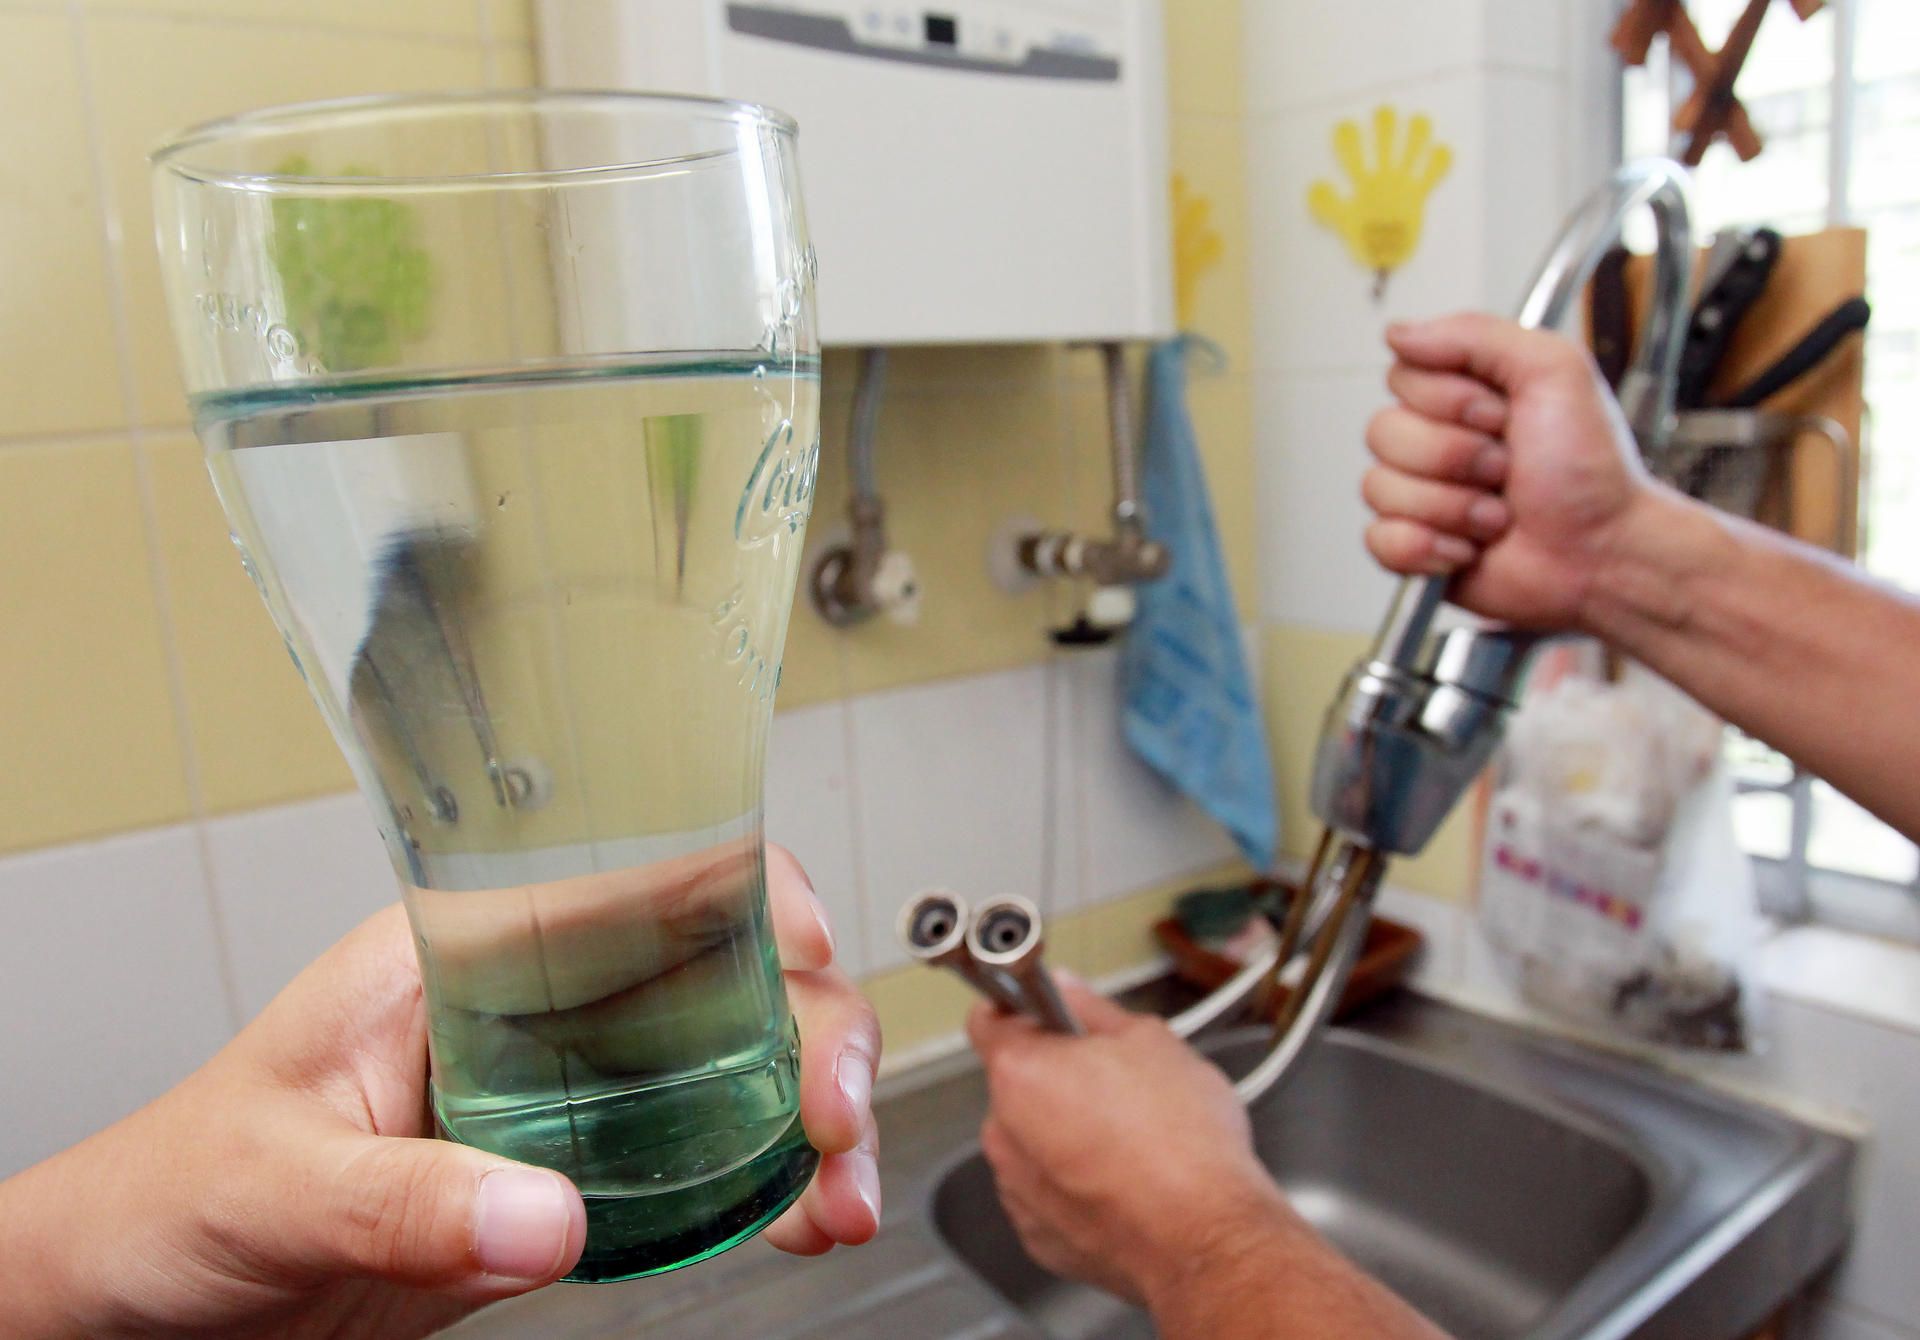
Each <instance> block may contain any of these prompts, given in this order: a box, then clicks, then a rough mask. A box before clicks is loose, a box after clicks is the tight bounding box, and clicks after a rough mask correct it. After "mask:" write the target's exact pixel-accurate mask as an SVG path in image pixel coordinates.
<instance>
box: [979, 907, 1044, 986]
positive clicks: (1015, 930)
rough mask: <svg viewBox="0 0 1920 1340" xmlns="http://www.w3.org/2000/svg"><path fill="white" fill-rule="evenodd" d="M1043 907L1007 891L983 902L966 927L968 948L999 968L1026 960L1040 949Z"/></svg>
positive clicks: (983, 961)
mask: <svg viewBox="0 0 1920 1340" xmlns="http://www.w3.org/2000/svg"><path fill="white" fill-rule="evenodd" d="M1040 937H1041V927H1040V909H1039V908H1037V907H1035V906H1034V905H1033V904H1032V903H1031V902H1029V901H1028V900H1027V899H1025V898H1022V897H1020V896H1019V895H1018V894H1014V893H1007V894H1002V895H1001V896H1000V897H998V898H995V899H993V900H991V901H990V902H988V903H985V904H984V905H982V906H981V908H980V910H979V911H978V912H975V913H974V915H973V924H972V925H970V926H968V927H967V949H968V951H969V952H971V953H972V954H973V957H974V959H975V960H976V961H978V962H980V963H986V964H991V965H992V966H994V967H996V968H1011V967H1015V966H1017V965H1019V964H1021V963H1024V962H1025V961H1026V960H1027V959H1028V958H1030V957H1031V956H1033V955H1034V954H1037V953H1038V952H1039V951H1040Z"/></svg>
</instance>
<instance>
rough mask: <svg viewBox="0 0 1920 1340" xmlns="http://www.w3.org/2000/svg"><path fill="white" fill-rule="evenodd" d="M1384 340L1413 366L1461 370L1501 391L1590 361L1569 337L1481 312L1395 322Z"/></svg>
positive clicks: (1585, 367)
mask: <svg viewBox="0 0 1920 1340" xmlns="http://www.w3.org/2000/svg"><path fill="white" fill-rule="evenodd" d="M1387 344H1388V346H1389V347H1390V348H1392V350H1393V352H1394V353H1395V354H1397V355H1399V356H1400V358H1401V359H1403V360H1404V361H1406V362H1408V363H1411V364H1412V365H1413V366H1415V367H1419V368H1425V369H1427V370H1429V371H1432V372H1463V373H1466V374H1467V375H1468V376H1471V377H1475V378H1478V379H1479V380H1480V381H1483V382H1486V383H1487V384H1488V385H1490V386H1494V387H1497V388H1499V389H1500V390H1503V391H1512V390H1514V389H1515V388H1516V387H1518V386H1520V385H1522V384H1524V383H1525V382H1527V381H1529V380H1531V379H1533V378H1536V377H1541V376H1558V375H1564V374H1566V373H1568V372H1573V371H1578V372H1579V373H1580V374H1581V375H1586V374H1587V372H1588V370H1589V369H1590V368H1591V367H1592V359H1591V357H1590V356H1588V355H1586V354H1585V353H1584V351H1582V350H1581V349H1580V348H1579V347H1578V346H1576V345H1575V344H1574V343H1573V342H1572V341H1570V340H1567V339H1564V338H1562V337H1561V336H1559V335H1555V334H1554V333H1552V332H1551V331H1544V330H1528V329H1526V328H1524V327H1522V326H1519V325H1516V324H1515V323H1514V322H1512V321H1506V320H1503V319H1501V318H1500V317H1497V316H1492V315H1490V314H1488V313H1486V312H1459V313H1456V314H1455V315H1453V316H1443V317H1439V318H1437V319H1436V320H1433V321H1421V322H1395V323H1394V324H1392V325H1389V326H1388V327H1387Z"/></svg>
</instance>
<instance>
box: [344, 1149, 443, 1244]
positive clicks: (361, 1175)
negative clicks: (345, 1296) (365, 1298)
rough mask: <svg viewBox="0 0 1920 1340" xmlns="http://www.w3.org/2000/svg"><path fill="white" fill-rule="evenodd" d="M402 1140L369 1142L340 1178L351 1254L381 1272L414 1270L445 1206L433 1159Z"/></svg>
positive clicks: (435, 1235)
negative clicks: (419, 1154) (415, 1152)
mask: <svg viewBox="0 0 1920 1340" xmlns="http://www.w3.org/2000/svg"><path fill="white" fill-rule="evenodd" d="M411 1154H412V1151H411V1150H409V1149H408V1148H406V1147H405V1146H404V1145H402V1144H400V1143H399V1142H392V1143H388V1142H384V1141H383V1142H381V1143H379V1144H375V1145H370V1146H368V1147H367V1149H366V1150H365V1151H364V1152H362V1153H361V1154H360V1155H358V1156H357V1157H356V1158H355V1160H354V1165H355V1166H354V1167H353V1168H352V1169H351V1171H350V1175H349V1176H347V1177H346V1178H344V1179H342V1180H343V1183H344V1188H343V1191H342V1195H343V1197H344V1199H343V1202H342V1204H341V1206H340V1223H341V1225H342V1227H343V1229H344V1231H345V1232H346V1234H347V1236H348V1242H347V1249H348V1252H349V1253H350V1255H352V1256H353V1258H354V1259H355V1260H357V1261H359V1262H360V1263H361V1264H362V1265H363V1266H364V1267H365V1268H366V1269H368V1270H369V1271H371V1272H373V1273H374V1274H377V1275H390V1274H397V1273H400V1272H402V1271H403V1270H405V1271H407V1272H408V1273H412V1268H414V1267H417V1266H418V1265H420V1264H421V1263H422V1262H423V1260H424V1259H425V1258H426V1256H427V1255H428V1254H429V1251H430V1249H431V1247H432V1246H433V1244H434V1242H435V1241H437V1240H438V1239H439V1237H440V1232H439V1230H440V1229H441V1228H442V1226H443V1224H442V1221H443V1219H444V1218H445V1216H446V1213H447V1209H446V1206H445V1204H444V1202H443V1200H442V1198H441V1197H440V1195H439V1194H438V1191H439V1187H438V1184H437V1179H436V1178H435V1177H434V1176H433V1171H432V1167H431V1164H430V1163H429V1162H427V1161H426V1160H423V1159H418V1158H414V1157H411Z"/></svg>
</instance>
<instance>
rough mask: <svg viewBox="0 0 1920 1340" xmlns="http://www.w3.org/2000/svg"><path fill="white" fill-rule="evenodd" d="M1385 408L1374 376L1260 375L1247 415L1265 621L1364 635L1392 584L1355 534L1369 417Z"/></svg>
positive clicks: (1362, 509)
mask: <svg viewBox="0 0 1920 1340" xmlns="http://www.w3.org/2000/svg"><path fill="white" fill-rule="evenodd" d="M1387 402H1388V396H1387V390H1386V385H1385V383H1384V382H1383V381H1382V379H1381V373H1379V372H1364V373H1326V374H1313V375H1301V376H1261V377H1257V378H1255V379H1254V384H1253V410H1254V422H1255V424H1256V428H1255V432H1256V434H1257V439H1256V440H1257V448H1256V449H1257V452H1258V456H1257V458H1256V462H1255V464H1256V467H1257V476H1258V480H1259V490H1260V515H1261V518H1262V524H1261V528H1260V537H1259V539H1260V593H1261V609H1262V612H1263V613H1264V615H1265V616H1266V618H1267V620H1268V621H1269V622H1278V623H1294V624H1305V625H1307V626H1309V627H1316V628H1327V629H1334V630H1344V631H1348V632H1356V633H1359V632H1370V631H1372V629H1373V628H1374V626H1375V625H1376V624H1377V623H1378V622H1379V620H1380V616H1381V615H1382V614H1383V613H1384V612H1385V611H1386V608H1387V601H1388V599H1389V598H1390V597H1391V596H1392V594H1393V589H1394V581H1393V579H1392V578H1391V577H1389V576H1388V575H1387V574H1386V573H1385V572H1384V571H1382V570H1381V569H1380V567H1379V566H1378V565H1377V564H1375V563H1374V561H1373V559H1372V557H1371V556H1369V555H1368V553H1367V551H1366V545H1365V542H1364V540H1363V536H1364V534H1365V532H1366V527H1367V522H1368V520H1369V519H1370V513H1369V512H1368V511H1367V508H1366V505H1365V504H1364V503H1362V502H1361V500H1360V476H1361V475H1362V474H1363V473H1365V471H1366V468H1367V466H1368V464H1369V463H1370V458H1369V457H1368V455H1367V449H1366V436H1365V435H1366V426H1367V420H1368V419H1370V418H1372V417H1373V414H1374V412H1375V411H1376V410H1379V409H1380V408H1382V407H1383V406H1385V405H1386V404H1387Z"/></svg>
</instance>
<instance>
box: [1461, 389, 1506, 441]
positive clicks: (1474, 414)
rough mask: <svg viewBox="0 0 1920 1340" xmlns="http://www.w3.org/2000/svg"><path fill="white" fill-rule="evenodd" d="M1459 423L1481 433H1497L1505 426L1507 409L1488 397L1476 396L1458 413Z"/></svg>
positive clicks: (1502, 404)
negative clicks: (1476, 429)
mask: <svg viewBox="0 0 1920 1340" xmlns="http://www.w3.org/2000/svg"><path fill="white" fill-rule="evenodd" d="M1460 419H1461V422H1463V423H1465V424H1466V425H1467V427H1469V428H1478V429H1479V430H1480V431H1481V432H1483V433H1497V432H1499V431H1500V430H1501V429H1502V428H1504V427H1505V426H1506V422H1507V407H1506V405H1505V404H1504V403H1503V402H1501V401H1499V400H1496V399H1494V397H1492V396H1490V395H1477V396H1475V397H1474V398H1473V399H1471V400H1469V401H1468V402H1467V407H1466V409H1464V410H1462V411H1461V413H1460Z"/></svg>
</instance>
